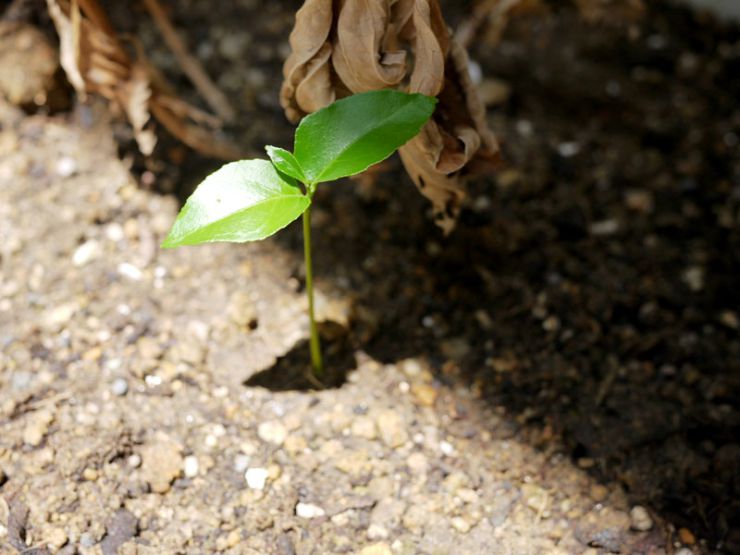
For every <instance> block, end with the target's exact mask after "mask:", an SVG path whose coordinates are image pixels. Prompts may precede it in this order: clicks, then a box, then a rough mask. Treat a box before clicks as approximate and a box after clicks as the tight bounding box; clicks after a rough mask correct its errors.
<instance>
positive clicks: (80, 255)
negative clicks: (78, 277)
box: [72, 240, 100, 267]
mask: <svg viewBox="0 0 740 555" xmlns="http://www.w3.org/2000/svg"><path fill="white" fill-rule="evenodd" d="M99 255H100V245H99V244H98V242H97V241H94V240H92V241H87V242H85V243H82V244H81V245H80V246H79V247H77V249H75V252H74V254H72V264H74V265H75V266H77V267H82V266H84V265H86V264H87V263H89V262H91V261H93V260H94V259H95V258H97V257H98V256H99Z"/></svg>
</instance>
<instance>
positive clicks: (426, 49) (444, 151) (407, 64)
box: [281, 0, 499, 232]
mask: <svg viewBox="0 0 740 555" xmlns="http://www.w3.org/2000/svg"><path fill="white" fill-rule="evenodd" d="M290 46H291V48H292V53H291V55H290V57H289V58H288V59H287V61H286V62H285V65H284V67H283V76H284V78H285V80H284V82H283V87H282V91H281V103H282V106H283V108H284V109H285V113H286V116H287V117H288V119H289V120H291V121H292V122H297V121H298V120H299V119H300V118H301V117H303V116H304V115H306V114H308V113H311V112H315V111H316V110H318V109H320V108H322V107H324V106H326V105H328V104H330V103H331V102H333V101H334V100H337V99H339V98H342V97H345V96H348V95H350V94H353V93H359V92H365V91H369V90H375V89H384V88H397V89H401V90H405V91H407V92H418V93H423V94H426V95H430V96H436V97H438V98H439V104H438V105H437V109H436V111H435V113H434V116H433V118H432V120H431V121H430V122H429V123H428V124H427V125H426V126H425V127H424V128H423V129H422V131H421V133H420V134H419V135H418V136H417V137H416V138H414V139H412V140H411V141H410V142H409V143H407V144H406V145H405V146H403V147H402V148H401V149H400V151H399V152H400V155H401V159H402V161H403V164H404V166H405V167H406V171H407V172H408V173H409V175H410V176H411V178H412V180H413V181H414V183H415V184H416V186H417V187H418V188H419V190H420V191H421V193H422V194H423V195H424V196H426V197H427V198H428V199H429V200H430V201H431V202H432V204H433V206H434V212H435V219H436V221H437V223H438V224H439V225H440V227H442V229H444V230H445V232H449V231H451V230H452V228H453V227H454V225H455V221H456V219H457V215H458V213H459V210H460V205H461V201H462V200H463V198H464V196H465V185H464V181H465V178H466V177H467V176H468V175H470V174H471V173H472V171H473V170H481V169H491V168H494V167H495V166H496V164H497V163H498V161H499V149H498V145H497V142H496V139H495V137H494V135H493V133H492V132H491V131H490V129H489V128H488V125H487V123H486V119H485V110H484V107H483V105H482V103H481V102H480V99H479V97H478V93H477V90H476V88H475V86H474V84H473V82H472V81H471V79H470V75H469V73H468V56H467V54H466V52H465V50H464V49H463V48H462V47H461V46H459V45H458V44H457V43H456V41H455V39H454V38H453V37H452V36H451V34H450V32H449V30H448V28H447V25H446V24H445V22H444V19H443V17H442V12H441V9H440V6H439V1H438V0H339V1H335V0H306V1H305V3H304V4H303V6H302V7H301V9H300V10H299V11H298V13H297V14H296V23H295V28H294V29H293V32H292V33H291V35H290Z"/></svg>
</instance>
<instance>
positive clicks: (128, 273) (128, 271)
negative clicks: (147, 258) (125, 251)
mask: <svg viewBox="0 0 740 555" xmlns="http://www.w3.org/2000/svg"><path fill="white" fill-rule="evenodd" d="M118 273H119V274H121V275H122V276H123V277H125V278H128V279H130V280H131V281H141V278H143V277H144V274H143V273H142V271H141V270H139V268H137V267H136V266H134V265H133V264H130V263H128V262H121V263H120V264H119V265H118Z"/></svg>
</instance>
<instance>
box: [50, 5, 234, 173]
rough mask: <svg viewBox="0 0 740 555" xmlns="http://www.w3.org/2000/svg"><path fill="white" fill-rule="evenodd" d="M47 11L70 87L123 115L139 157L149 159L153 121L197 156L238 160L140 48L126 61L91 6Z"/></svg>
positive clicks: (207, 118) (212, 123) (213, 121)
mask: <svg viewBox="0 0 740 555" xmlns="http://www.w3.org/2000/svg"><path fill="white" fill-rule="evenodd" d="M47 5H48V8H49V14H50V15H51V18H52V20H53V21H54V26H55V27H56V29H57V33H58V34H59V39H60V58H61V65H62V68H63V69H64V71H65V73H66V74H67V78H68V79H69V81H70V83H71V84H72V86H73V87H74V88H75V90H76V91H77V93H78V94H79V95H80V97H82V98H83V99H84V98H85V96H86V95H87V94H98V95H100V96H102V97H104V98H106V99H107V100H109V101H110V103H111V106H112V107H113V108H114V109H115V110H117V111H119V112H121V113H123V114H125V115H126V117H127V118H128V120H129V122H130V123H131V126H132V127H133V130H134V136H135V138H136V142H137V144H138V145H139V149H140V150H141V151H142V152H143V153H144V154H151V152H152V150H153V149H154V146H155V144H156V142H157V137H156V135H155V133H154V130H153V127H152V117H151V116H154V118H155V119H156V120H158V121H159V122H160V123H161V124H162V125H163V126H164V127H165V128H166V129H167V130H168V131H169V132H170V133H172V135H174V136H175V137H176V138H178V139H179V140H181V141H182V142H183V143H185V144H187V145H188V146H190V147H191V148H193V149H195V150H197V151H198V152H200V153H202V154H205V155H207V156H213V157H216V158H224V159H235V158H239V157H240V152H239V151H238V149H237V148H236V147H234V146H233V145H232V144H231V143H229V142H228V141H226V140H224V139H221V138H220V137H218V136H217V135H216V134H215V133H214V131H213V130H214V129H215V128H216V127H217V126H218V124H219V123H220V122H219V121H218V119H217V118H215V117H213V116H211V115H209V114H205V113H204V112H202V111H200V110H198V109H197V108H195V107H193V106H190V105H189V104H186V103H185V102H183V101H181V100H179V99H178V98H177V97H176V96H175V95H174V93H173V92H172V90H171V89H170V87H169V86H168V85H167V83H166V82H165V80H164V78H163V77H162V76H161V75H160V74H159V73H158V72H157V71H156V70H155V69H154V68H153V67H152V66H151V65H150V64H149V63H148V62H147V60H146V57H145V56H144V53H143V51H142V49H141V48H136V56H132V55H129V52H128V51H127V49H126V48H124V45H123V43H122V41H121V40H120V39H119V37H118V36H117V34H116V32H115V29H114V28H113V26H112V25H111V23H110V21H109V20H108V18H107V16H106V14H105V11H104V10H103V8H102V7H101V6H100V5H99V4H98V3H97V0H47ZM134 46H138V45H136V44H135V43H134ZM204 124H205V125H204Z"/></svg>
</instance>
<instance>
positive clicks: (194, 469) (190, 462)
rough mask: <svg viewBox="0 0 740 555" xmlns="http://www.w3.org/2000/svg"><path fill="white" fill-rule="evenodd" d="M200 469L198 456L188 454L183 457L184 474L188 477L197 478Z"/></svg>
mask: <svg viewBox="0 0 740 555" xmlns="http://www.w3.org/2000/svg"><path fill="white" fill-rule="evenodd" d="M199 470H200V465H199V464H198V457H196V456H195V455H188V456H187V457H185V459H183V474H185V477H186V478H195V477H196V476H197V475H198V471H199Z"/></svg>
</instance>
